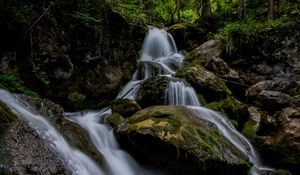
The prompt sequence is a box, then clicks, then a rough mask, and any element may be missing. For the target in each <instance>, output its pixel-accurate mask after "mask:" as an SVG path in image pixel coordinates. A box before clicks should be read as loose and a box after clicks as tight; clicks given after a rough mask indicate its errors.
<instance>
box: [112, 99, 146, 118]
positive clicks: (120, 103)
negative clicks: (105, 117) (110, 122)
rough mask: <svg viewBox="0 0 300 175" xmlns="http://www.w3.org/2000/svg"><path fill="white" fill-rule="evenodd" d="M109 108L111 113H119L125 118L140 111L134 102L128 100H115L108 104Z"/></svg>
mask: <svg viewBox="0 0 300 175" xmlns="http://www.w3.org/2000/svg"><path fill="white" fill-rule="evenodd" d="M110 107H111V110H112V113H119V114H121V115H122V116H123V117H125V118H126V117H130V116H131V115H133V114H134V113H135V112H137V111H139V110H141V109H142V108H141V107H140V105H139V104H137V103H136V101H135V100H130V99H116V100H114V101H112V102H111V103H110Z"/></svg>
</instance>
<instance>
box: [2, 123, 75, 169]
mask: <svg viewBox="0 0 300 175" xmlns="http://www.w3.org/2000/svg"><path fill="white" fill-rule="evenodd" d="M4 139H5V147H6V150H7V151H8V152H9V155H10V157H11V158H12V160H10V161H11V162H12V164H11V167H9V168H10V169H11V171H12V173H15V174H69V173H68V172H67V171H66V170H65V168H64V166H63V164H62V162H61V160H60V159H59V157H57V155H55V154H54V153H53V152H52V151H51V150H50V149H49V148H48V147H46V146H45V144H44V143H43V140H41V139H39V138H38V134H37V133H36V131H35V130H33V129H31V128H30V127H28V126H27V125H26V124H25V123H24V122H23V121H21V120H18V121H16V122H14V123H13V124H12V126H11V127H10V128H9V129H8V131H7V132H6V133H5V137H4Z"/></svg>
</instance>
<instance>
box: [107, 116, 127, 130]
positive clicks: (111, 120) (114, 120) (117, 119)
mask: <svg viewBox="0 0 300 175" xmlns="http://www.w3.org/2000/svg"><path fill="white" fill-rule="evenodd" d="M107 120H108V124H109V125H110V126H112V127H116V126H118V125H119V124H120V123H121V121H122V120H123V119H122V116H121V115H120V114H118V113H113V114H112V115H110V116H109V117H108V119H107Z"/></svg>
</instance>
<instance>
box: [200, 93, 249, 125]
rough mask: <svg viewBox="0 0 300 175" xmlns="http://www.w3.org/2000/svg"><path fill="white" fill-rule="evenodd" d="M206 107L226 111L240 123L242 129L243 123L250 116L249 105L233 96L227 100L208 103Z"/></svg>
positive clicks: (227, 114)
mask: <svg viewBox="0 0 300 175" xmlns="http://www.w3.org/2000/svg"><path fill="white" fill-rule="evenodd" d="M205 107H207V108H210V109H213V110H216V111H219V112H222V113H225V114H226V116H227V117H228V118H229V119H230V120H234V121H235V122H237V123H238V125H237V128H238V129H240V130H242V129H243V125H244V123H245V122H246V121H247V119H248V116H249V112H248V110H247V109H248V105H247V104H244V103H243V102H241V101H239V100H238V99H236V98H234V97H232V96H230V97H228V98H226V99H225V100H221V101H218V102H216V101H215V102H211V103H209V104H206V105H205Z"/></svg>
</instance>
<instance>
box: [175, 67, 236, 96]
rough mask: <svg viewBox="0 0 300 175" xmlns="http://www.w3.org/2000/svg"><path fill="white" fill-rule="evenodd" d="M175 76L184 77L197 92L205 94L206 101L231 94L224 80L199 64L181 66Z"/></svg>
mask: <svg viewBox="0 0 300 175" xmlns="http://www.w3.org/2000/svg"><path fill="white" fill-rule="evenodd" d="M176 77H180V78H184V79H185V80H186V81H187V82H189V83H190V84H191V85H192V86H193V87H194V88H195V90H196V91H197V92H198V93H200V94H205V95H204V97H205V99H206V100H207V101H208V102H211V101H218V100H220V99H224V98H226V97H227V96H228V95H230V94H231V91H230V90H229V89H228V88H227V86H226V83H225V81H224V80H222V79H220V78H218V77H217V76H216V75H215V74H214V73H212V72H210V71H208V70H206V69H205V68H203V67H202V66H200V65H199V64H189V65H185V66H183V67H182V68H180V69H178V70H177V72H176Z"/></svg>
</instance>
